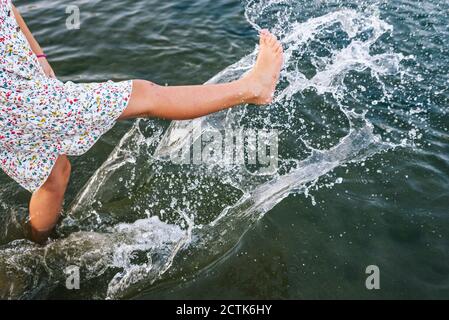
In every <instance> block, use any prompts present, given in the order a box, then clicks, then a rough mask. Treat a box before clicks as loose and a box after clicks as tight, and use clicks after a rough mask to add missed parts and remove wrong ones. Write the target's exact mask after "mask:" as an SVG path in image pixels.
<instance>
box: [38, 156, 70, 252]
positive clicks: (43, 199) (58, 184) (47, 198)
mask: <svg viewBox="0 0 449 320" xmlns="http://www.w3.org/2000/svg"><path fill="white" fill-rule="evenodd" d="M70 171H71V166H70V162H69V159H68V158H67V156H60V157H59V158H58V160H57V161H56V164H55V166H54V167H53V170H52V172H51V174H50V177H49V178H48V180H47V181H46V182H45V184H44V185H43V186H42V187H41V188H40V189H39V190H37V191H36V192H34V193H33V196H32V198H31V202H30V224H31V233H32V239H33V241H35V242H37V243H43V242H45V241H46V240H47V239H48V237H49V235H50V233H51V232H52V230H53V228H54V227H55V225H56V223H57V222H58V220H59V217H60V213H61V209H62V202H63V200H64V194H65V191H66V189H67V185H68V183H69V179H70Z"/></svg>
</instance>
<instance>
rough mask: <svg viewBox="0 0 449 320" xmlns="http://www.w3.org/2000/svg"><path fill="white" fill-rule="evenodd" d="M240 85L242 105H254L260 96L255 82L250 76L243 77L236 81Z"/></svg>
mask: <svg viewBox="0 0 449 320" xmlns="http://www.w3.org/2000/svg"><path fill="white" fill-rule="evenodd" d="M236 82H237V84H238V87H239V88H240V90H239V95H240V98H241V103H242V104H244V103H253V102H254V101H255V100H256V99H257V97H258V95H257V93H256V91H257V90H255V88H254V85H253V83H254V80H253V79H252V78H251V77H250V76H246V77H243V78H241V79H239V80H237V81H236Z"/></svg>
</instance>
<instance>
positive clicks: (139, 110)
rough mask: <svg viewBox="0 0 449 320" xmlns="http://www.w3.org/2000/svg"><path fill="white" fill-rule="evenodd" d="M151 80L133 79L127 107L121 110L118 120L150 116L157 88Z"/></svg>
mask: <svg viewBox="0 0 449 320" xmlns="http://www.w3.org/2000/svg"><path fill="white" fill-rule="evenodd" d="M158 88H159V86H158V85H156V84H155V83H153V82H150V81H146V80H133V90H132V93H131V98H130V99H129V103H128V107H127V108H126V109H125V111H123V113H122V115H121V116H120V118H119V119H120V120H125V119H134V118H140V117H148V116H150V113H151V110H152V108H153V104H154V103H153V102H154V100H155V99H156V98H157V95H158V93H157V89H158Z"/></svg>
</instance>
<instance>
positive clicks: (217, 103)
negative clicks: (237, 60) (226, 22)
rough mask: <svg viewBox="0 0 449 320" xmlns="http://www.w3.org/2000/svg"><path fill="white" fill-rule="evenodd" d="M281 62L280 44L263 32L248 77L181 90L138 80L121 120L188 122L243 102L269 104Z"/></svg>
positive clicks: (183, 87) (184, 87) (187, 87)
mask: <svg viewBox="0 0 449 320" xmlns="http://www.w3.org/2000/svg"><path fill="white" fill-rule="evenodd" d="M282 62H283V50H282V46H281V44H280V43H279V41H277V39H276V37H275V36H273V35H272V34H270V33H269V32H268V31H262V33H261V36H260V53H259V57H258V59H257V63H256V65H255V66H254V68H253V70H252V71H251V72H250V73H249V74H248V75H247V76H245V77H243V78H242V79H240V80H237V81H234V82H231V83H226V84H216V85H200V86H181V87H163V86H158V85H155V84H153V83H151V82H148V81H144V80H135V81H134V88H133V93H132V95H131V99H130V102H129V105H128V108H127V109H126V110H125V111H124V113H123V114H122V116H121V119H128V118H136V117H157V118H164V119H170V120H185V119H193V118H197V117H201V116H204V115H207V114H210V113H214V112H217V111H220V110H223V109H227V108H230V107H233V106H236V105H239V104H243V103H253V104H266V103H270V102H271V100H272V99H273V93H274V90H275V88H276V84H277V82H278V80H279V73H280V70H281V66H282Z"/></svg>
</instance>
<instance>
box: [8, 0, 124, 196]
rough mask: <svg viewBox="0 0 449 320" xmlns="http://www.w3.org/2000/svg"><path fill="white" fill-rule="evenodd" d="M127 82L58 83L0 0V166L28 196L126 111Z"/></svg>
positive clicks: (81, 151) (84, 149)
mask: <svg viewBox="0 0 449 320" xmlns="http://www.w3.org/2000/svg"><path fill="white" fill-rule="evenodd" d="M131 91H132V81H124V82H112V81H109V82H105V83H90V84H75V83H73V82H67V83H62V82H61V81H59V80H57V79H50V78H48V77H46V75H45V74H44V73H43V71H42V68H41V66H40V64H39V61H38V60H37V57H36V56H35V55H34V54H33V52H32V51H31V48H30V46H29V44H28V42H27V40H26V38H25V36H24V35H23V33H22V32H21V30H20V28H19V26H18V24H17V22H16V19H15V18H14V14H13V12H12V6H11V0H0V166H1V168H2V169H3V170H4V171H5V172H6V173H7V174H8V175H9V176H10V177H12V178H13V179H14V180H15V181H17V182H18V183H19V184H20V185H21V186H23V187H24V188H26V189H27V190H29V191H31V192H33V191H35V190H37V189H38V188H40V187H41V186H42V185H43V184H44V183H45V181H46V180H47V179H48V176H49V175H50V173H51V171H52V168H53V166H54V164H55V162H56V160H57V159H58V157H59V156H60V155H69V156H70V155H81V154H83V153H85V152H86V151H87V150H89V149H90V148H91V147H92V146H93V145H94V144H95V142H96V141H97V140H98V139H99V138H100V137H101V136H102V135H103V134H105V133H106V132H107V131H108V130H110V129H111V128H112V127H113V126H114V124H115V122H116V121H117V119H118V117H119V116H120V115H121V114H122V112H123V111H124V110H125V109H126V107H127V105H128V101H129V99H130V95H131Z"/></svg>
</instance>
